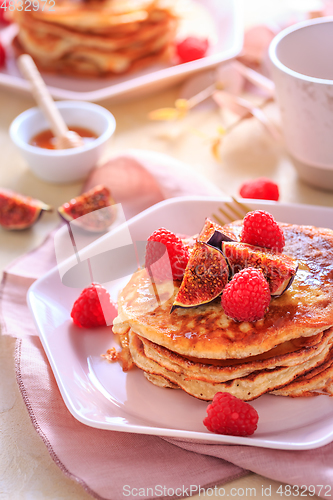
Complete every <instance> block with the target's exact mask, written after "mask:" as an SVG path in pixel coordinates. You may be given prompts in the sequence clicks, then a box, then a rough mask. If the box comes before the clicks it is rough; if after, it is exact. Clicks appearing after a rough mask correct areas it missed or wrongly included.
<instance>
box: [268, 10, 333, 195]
mask: <svg viewBox="0 0 333 500" xmlns="http://www.w3.org/2000/svg"><path fill="white" fill-rule="evenodd" d="M269 57H270V60H271V62H272V72H273V74H272V76H273V80H274V83H275V88H276V99H277V102H278V104H279V107H280V111H281V118H282V125H283V132H284V136H285V141H286V146H287V149H288V151H289V153H290V154H291V156H292V157H293V159H294V160H295V161H294V164H295V167H296V169H297V171H298V174H299V176H300V177H301V178H303V179H304V180H305V181H307V182H310V183H311V184H313V185H315V186H317V187H321V188H324V189H333V17H326V18H318V19H312V20H310V21H305V22H302V23H298V24H296V25H294V26H291V27H289V28H287V29H285V30H283V31H281V32H280V33H279V34H278V35H277V36H276V37H275V38H274V39H273V41H272V42H271V44H270V47H269Z"/></svg>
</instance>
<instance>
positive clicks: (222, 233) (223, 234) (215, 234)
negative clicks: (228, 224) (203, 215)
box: [198, 217, 237, 249]
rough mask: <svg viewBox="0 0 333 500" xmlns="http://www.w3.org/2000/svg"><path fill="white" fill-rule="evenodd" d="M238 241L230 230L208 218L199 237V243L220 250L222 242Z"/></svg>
mask: <svg viewBox="0 0 333 500" xmlns="http://www.w3.org/2000/svg"><path fill="white" fill-rule="evenodd" d="M236 240H237V238H236V236H235V235H234V233H233V232H232V231H231V230H230V229H226V228H224V227H222V226H220V224H217V223H216V222H214V221H212V220H211V219H209V218H208V217H207V219H206V221H205V224H204V227H203V228H202V230H201V232H200V234H199V237H198V241H203V242H205V243H208V245H211V246H213V247H216V248H219V249H221V244H222V241H236Z"/></svg>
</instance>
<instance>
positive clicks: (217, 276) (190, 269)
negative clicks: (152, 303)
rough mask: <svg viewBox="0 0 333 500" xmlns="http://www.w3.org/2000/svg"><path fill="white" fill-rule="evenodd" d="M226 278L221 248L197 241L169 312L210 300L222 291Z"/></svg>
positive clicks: (227, 271)
mask: <svg viewBox="0 0 333 500" xmlns="http://www.w3.org/2000/svg"><path fill="white" fill-rule="evenodd" d="M228 279H229V267H228V264H227V261H226V259H225V257H224V256H223V254H222V252H221V250H219V249H218V248H215V247H213V246H211V245H208V244H207V243H205V242H202V241H197V242H196V243H195V246H194V248H193V250H192V252H191V254H190V258H189V261H188V263H187V266H186V269H185V273H184V277H183V281H182V283H181V285H180V288H179V290H178V293H177V296H176V299H175V301H174V303H173V306H172V308H171V312H172V311H174V310H175V309H176V308H177V307H184V308H186V307H196V306H200V305H202V304H206V303H207V302H211V301H212V300H214V299H216V297H218V296H219V295H220V294H221V293H222V291H223V289H224V287H225V285H226V284H227V283H228Z"/></svg>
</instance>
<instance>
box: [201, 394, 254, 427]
mask: <svg viewBox="0 0 333 500" xmlns="http://www.w3.org/2000/svg"><path fill="white" fill-rule="evenodd" d="M258 420H259V415H258V413H257V411H256V410H255V408H253V406H251V405H250V404H249V403H246V402H245V401H242V400H241V399H239V398H236V397H235V396H233V395H232V394H229V393H228V392H217V393H216V394H215V396H214V398H213V401H212V402H211V403H210V404H209V405H208V407H207V417H206V418H205V419H204V421H203V423H204V425H205V426H206V427H207V429H208V430H209V431H211V432H215V433H216V434H226V435H229V436H251V434H253V433H254V431H255V430H256V429H257V424H258Z"/></svg>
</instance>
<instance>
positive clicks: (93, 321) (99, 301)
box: [71, 283, 117, 328]
mask: <svg viewBox="0 0 333 500" xmlns="http://www.w3.org/2000/svg"><path fill="white" fill-rule="evenodd" d="M105 315H107V317H108V319H110V317H111V316H112V317H113V318H114V317H115V316H116V315H117V308H116V306H115V304H113V302H112V301H111V298H110V294H109V293H108V291H107V290H106V289H105V288H104V287H102V286H101V285H99V284H98V283H92V284H91V285H90V286H89V287H87V288H85V289H84V290H83V291H82V292H81V294H80V296H79V298H78V299H77V300H76V301H75V302H74V305H73V308H72V312H71V317H72V319H73V321H74V323H75V324H76V325H77V326H79V327H81V328H93V327H95V326H106V320H105Z"/></svg>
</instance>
